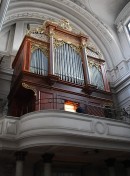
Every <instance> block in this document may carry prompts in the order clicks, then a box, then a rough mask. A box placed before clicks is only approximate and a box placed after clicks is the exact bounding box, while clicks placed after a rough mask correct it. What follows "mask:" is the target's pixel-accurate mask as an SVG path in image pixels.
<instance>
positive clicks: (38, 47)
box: [31, 43, 49, 58]
mask: <svg viewBox="0 0 130 176" xmlns="http://www.w3.org/2000/svg"><path fill="white" fill-rule="evenodd" d="M37 49H40V50H41V51H42V52H43V53H44V54H45V56H46V57H47V58H48V57H49V49H48V48H47V47H45V46H43V45H39V44H37V43H35V44H32V43H31V53H33V52H34V51H35V50H37Z"/></svg>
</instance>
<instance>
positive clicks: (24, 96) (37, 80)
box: [8, 19, 112, 116]
mask: <svg viewBox="0 0 130 176" xmlns="http://www.w3.org/2000/svg"><path fill="white" fill-rule="evenodd" d="M88 41H89V37H88V36H86V35H84V34H81V33H77V31H76V32H75V31H74V30H73V28H72V26H71V25H70V24H69V21H68V20H66V19H62V20H60V21H59V22H52V21H45V22H44V24H43V25H42V26H38V27H37V28H35V29H30V30H29V31H28V33H27V35H26V36H25V37H24V39H23V42H22V44H21V46H20V48H19V50H18V53H17V55H16V57H15V59H14V62H13V64H12V66H13V69H14V73H13V76H12V83H11V89H10V93H9V96H8V100H9V104H8V109H9V110H8V114H9V115H13V116H21V115H23V114H25V113H28V112H31V111H35V110H44V109H58V110H65V108H64V107H65V104H66V102H67V103H68V104H71V105H72V104H74V105H75V106H74V109H75V107H76V105H80V106H81V107H82V108H83V109H86V107H87V112H88V110H89V112H92V113H91V114H94V113H95V114H94V115H101V114H102V112H100V113H99V112H96V111H94V112H93V109H94V108H93V107H90V106H98V107H103V106H106V105H112V100H111V99H112V98H111V93H110V89H109V85H108V81H107V78H106V71H105V61H104V60H103V58H102V57H101V52H100V51H99V50H97V49H95V48H94V46H93V45H92V44H90V43H89V42H88ZM69 102H70V103H69ZM84 112H85V111H84ZM96 113H97V114H96Z"/></svg>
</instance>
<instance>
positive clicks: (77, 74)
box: [54, 43, 84, 84]
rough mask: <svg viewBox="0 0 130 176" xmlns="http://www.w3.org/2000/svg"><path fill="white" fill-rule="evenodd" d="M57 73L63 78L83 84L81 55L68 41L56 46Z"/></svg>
mask: <svg viewBox="0 0 130 176" xmlns="http://www.w3.org/2000/svg"><path fill="white" fill-rule="evenodd" d="M54 58H55V74H56V75H59V76H60V79H61V80H65V81H68V82H72V83H75V84H83V83H84V76H83V67H82V60H81V56H80V55H79V54H78V53H77V52H76V51H75V50H74V49H73V48H72V47H71V46H70V45H69V44H67V43H64V44H63V45H62V46H60V47H57V48H55V55H54Z"/></svg>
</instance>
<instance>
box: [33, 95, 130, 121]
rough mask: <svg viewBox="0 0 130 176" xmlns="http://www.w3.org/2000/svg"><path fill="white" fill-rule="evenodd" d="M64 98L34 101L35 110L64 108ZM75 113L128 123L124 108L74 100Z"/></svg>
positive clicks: (128, 115)
mask: <svg viewBox="0 0 130 176" xmlns="http://www.w3.org/2000/svg"><path fill="white" fill-rule="evenodd" d="M66 101H67V100H66V99H61V98H44V99H39V100H37V101H36V102H35V110H49V109H56V110H65V102H66ZM75 104H76V106H77V107H76V109H75V113H83V114H89V115H93V116H99V117H104V118H109V119H115V120H120V121H124V122H128V123H130V111H126V110H125V109H114V108H112V107H109V106H105V107H103V106H94V105H91V104H87V103H86V102H84V101H83V102H76V103H75Z"/></svg>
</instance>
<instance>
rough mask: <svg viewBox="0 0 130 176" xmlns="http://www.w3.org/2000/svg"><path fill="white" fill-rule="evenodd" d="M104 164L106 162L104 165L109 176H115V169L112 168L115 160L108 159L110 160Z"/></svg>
mask: <svg viewBox="0 0 130 176" xmlns="http://www.w3.org/2000/svg"><path fill="white" fill-rule="evenodd" d="M105 162H106V164H107V166H108V172H109V176H116V173H115V168H114V164H115V159H114V158H110V159H107V160H106V161H105Z"/></svg>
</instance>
